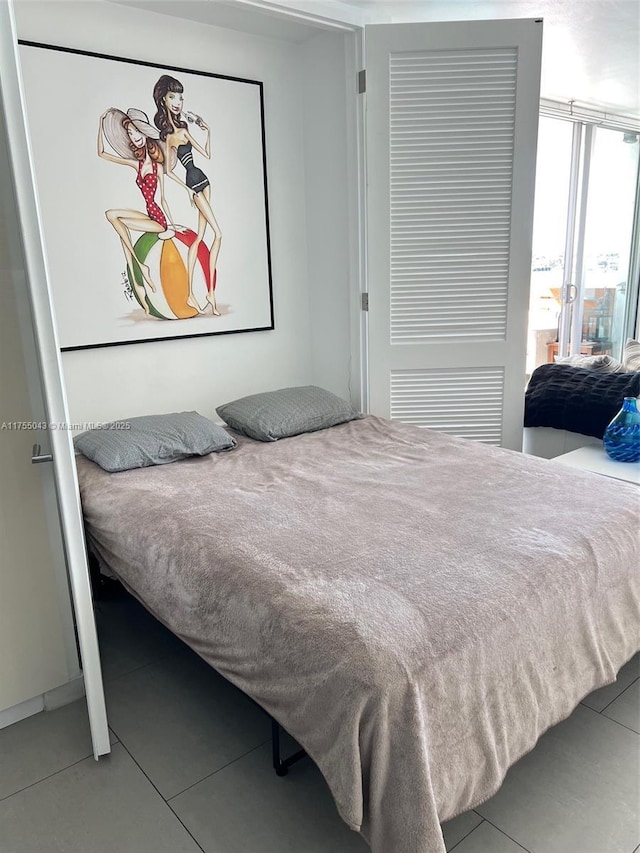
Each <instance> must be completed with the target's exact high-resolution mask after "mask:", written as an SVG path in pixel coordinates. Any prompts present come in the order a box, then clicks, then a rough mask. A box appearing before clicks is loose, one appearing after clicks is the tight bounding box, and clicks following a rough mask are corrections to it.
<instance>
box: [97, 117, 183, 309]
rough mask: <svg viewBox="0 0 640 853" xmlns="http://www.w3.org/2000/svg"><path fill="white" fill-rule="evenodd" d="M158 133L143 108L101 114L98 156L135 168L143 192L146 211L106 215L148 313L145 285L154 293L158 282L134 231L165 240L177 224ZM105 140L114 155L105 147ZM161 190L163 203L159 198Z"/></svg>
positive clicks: (107, 212)
mask: <svg viewBox="0 0 640 853" xmlns="http://www.w3.org/2000/svg"><path fill="white" fill-rule="evenodd" d="M159 136H160V134H159V133H158V131H157V130H156V128H154V127H153V126H152V125H151V124H150V123H149V119H148V116H147V115H146V113H144V112H143V111H142V110H138V109H133V108H132V109H129V110H128V111H127V112H126V113H124V112H122V110H119V109H116V108H115V107H112V108H111V109H109V110H107V111H106V112H105V113H104V114H103V115H102V116H101V117H100V123H99V127H98V156H99V157H101V158H102V159H103V160H108V161H109V162H110V163H116V164H117V165H122V166H128V167H130V168H131V169H133V170H134V171H135V173H136V178H135V183H136V185H137V186H138V188H139V189H140V192H141V193H142V198H143V200H144V203H145V207H146V212H144V213H143V212H142V211H140V210H133V209H111V210H107V211H105V216H106V217H107V220H108V221H109V223H110V224H111V225H112V226H113V228H114V229H115V231H116V233H117V235H118V237H119V238H120V242H121V245H122V249H123V252H124V255H125V259H126V262H127V264H128V266H129V269H130V270H131V279H132V282H131V284H132V286H133V287H134V288H135V290H136V294H137V296H138V301H139V302H140V304H141V305H142V307H143V309H144V311H145V313H147V314H148V313H149V308H148V304H147V299H146V296H147V294H146V291H145V287H147V288H149V290H150V291H151V292H152V293H155V291H156V284H155V282H154V281H153V280H152V279H151V275H150V272H149V267H148V266H147V265H146V264H144V263H142V262H141V261H140V260H139V259H138V258H136V255H135V250H134V247H133V241H132V239H131V231H142V232H146V233H155V234H158V236H159V238H160V239H163V240H166V239H168V238H170V237H173V236H174V234H175V226H174V225H173V220H172V218H171V214H170V211H169V208H168V205H167V202H166V199H165V195H164V182H163V181H164V177H163V174H164V173H163V168H162V166H163V164H164V162H165V154H164V150H163V146H162V145H161V143H160V142H159V141H158V140H159ZM105 141H106V142H107V144H108V145H109V147H110V148H111V150H112V151H114V152H116V153H115V154H112V153H109V152H108V151H106V150H105ZM158 190H159V193H160V205H159V204H158V203H157V201H156V195H157V193H158ZM136 266H138V267H139V268H140V272H141V274H142V279H143V282H144V285H143V284H141V283H140V282H139V281H138V280H137V279H136V274H135V269H136Z"/></svg>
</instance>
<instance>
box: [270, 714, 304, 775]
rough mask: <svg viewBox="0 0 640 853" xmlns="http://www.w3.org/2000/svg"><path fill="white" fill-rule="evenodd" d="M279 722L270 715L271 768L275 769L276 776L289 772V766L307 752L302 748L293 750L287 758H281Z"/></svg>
mask: <svg viewBox="0 0 640 853" xmlns="http://www.w3.org/2000/svg"><path fill="white" fill-rule="evenodd" d="M280 729H281V726H280V723H278V722H277V721H276V720H274V719H273V717H271V756H272V759H273V769H274V770H275V771H276V776H286V775H287V773H288V772H289V767H291V765H292V764H294V763H295V762H296V761H300V759H301V758H304V757H305V755H306V754H307V753H306V752H305V751H304V749H300V750H298V752H294V753H293V755H290V756H289V757H288V758H282V756H281V754H280Z"/></svg>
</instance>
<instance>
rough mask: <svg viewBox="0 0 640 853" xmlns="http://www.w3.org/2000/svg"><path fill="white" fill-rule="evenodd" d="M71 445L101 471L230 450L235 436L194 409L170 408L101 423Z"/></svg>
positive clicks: (122, 469) (233, 445)
mask: <svg viewBox="0 0 640 853" xmlns="http://www.w3.org/2000/svg"><path fill="white" fill-rule="evenodd" d="M74 445H75V448H76V450H79V451H80V453H82V454H84V455H85V456H87V457H88V458H89V459H91V460H93V462H95V463H96V464H98V465H99V466H100V467H101V468H104V470H105V471H109V472H111V473H114V472H116V471H128V470H130V469H131V468H146V467H147V466H149V465H165V464H166V463H168V462H176V461H177V460H178V459H186V458H187V457H188V456H206V455H207V453H214V452H215V451H219V450H231V448H233V447H235V446H236V440H235V438H232V437H231V436H230V435H229V433H228V432H226V431H225V430H224V429H223V428H222V427H221V426H218V425H217V424H214V423H213V421H210V420H209V419H208V418H205V417H203V416H202V415H199V414H198V413H197V412H174V413H172V414H168V415H144V416H143V417H140V418H129V420H126V421H114V422H113V423H110V424H104V425H103V426H102V427H101V428H96V429H91V430H89V431H88V432H83V433H82V434H81V435H78V436H76V438H75V439H74Z"/></svg>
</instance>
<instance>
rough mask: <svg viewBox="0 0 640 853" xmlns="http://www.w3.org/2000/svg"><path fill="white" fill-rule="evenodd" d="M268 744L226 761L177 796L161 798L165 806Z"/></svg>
mask: <svg viewBox="0 0 640 853" xmlns="http://www.w3.org/2000/svg"><path fill="white" fill-rule="evenodd" d="M268 743H269V740H263V741H262V742H261V743H259V744H258V745H257V746H253V747H252V748H251V749H248V750H247V751H246V752H243V753H242V755H239V756H238V757H237V758H232V759H231V761H227V763H226V764H223V765H222V767H218V769H217V770H214V771H212V772H211V773H207V775H206V776H203V777H202V779H198V781H197V782H193V783H192V784H191V785H187V787H186V788H185V789H184V790H182V791H178V793H177V794H173V795H172V796H171V797H168V798H166V799H165V798H164V797H163V799H164V801H165V802H166V804H167V805H168V806H171V800H175V798H176V797H180V796H182V794H184V793H185V792H186V791H190V790H191V788H195V786H196V785H199V784H200V783H201V782H204V781H205V779H211V777H212V776H215V775H216V773H220V771H221V770H225V769H226V768H227V767H231V765H232V764H235V763H236V761H240V759H241V758H245V757H246V756H247V755H251V753H252V752H255V751H256V750H258V749H260V748H261V747H263V746H265V745H266V744H268ZM160 796H162V794H160Z"/></svg>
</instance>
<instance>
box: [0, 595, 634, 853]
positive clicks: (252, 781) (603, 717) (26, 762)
mask: <svg viewBox="0 0 640 853" xmlns="http://www.w3.org/2000/svg"><path fill="white" fill-rule="evenodd" d="M98 628H99V632H100V641H101V649H102V657H103V669H104V676H105V689H106V695H107V708H108V715H109V723H110V727H111V731H112V742H113V751H112V752H111V754H110V755H109V756H108V757H105V758H103V759H101V760H100V762H99V763H96V762H95V761H94V759H93V757H92V755H91V745H90V738H89V729H88V724H87V718H86V708H85V704H84V701H80V702H75V703H73V704H71V705H67V706H65V707H63V708H60V709H58V710H56V711H50V712H47V713H43V714H38V715H36V716H34V717H30V718H29V719H26V720H23V721H22V722H20V723H17V724H15V725H13V726H11V727H8V728H6V729H3V730H2V731H0V853H366V851H367V850H368V848H367V846H366V845H365V843H364V842H363V841H362V839H361V838H359V836H357V835H356V834H355V833H353V832H351V831H350V830H349V829H348V828H347V827H346V826H345V825H344V824H343V823H342V822H341V820H340V819H339V818H338V816H337V813H336V811H335V809H334V807H333V803H332V800H331V797H330V796H329V793H328V791H327V789H326V786H325V784H324V782H323V780H322V777H321V776H320V773H319V772H318V771H317V770H316V769H315V767H314V766H313V764H312V763H311V762H310V761H309V760H308V759H304V760H303V761H302V762H300V763H299V764H297V765H295V767H294V768H293V769H292V771H291V772H290V774H289V776H287V777H286V778H282V779H280V778H278V777H276V776H275V774H274V773H273V772H272V770H271V766H270V754H269V722H268V719H267V717H266V716H265V715H264V714H263V713H262V712H261V711H260V710H259V709H258V708H257V707H256V706H255V705H253V703H251V702H250V701H249V700H248V699H246V697H244V696H243V695H242V694H241V693H239V692H238V691H237V690H235V689H234V688H233V687H231V686H229V685H228V684H227V683H226V682H225V681H224V680H223V679H222V678H220V677H219V676H218V675H216V673H215V672H214V671H213V670H212V669H211V668H210V667H208V666H207V665H206V664H205V663H204V662H202V661H201V660H200V659H199V658H198V657H197V656H196V655H194V654H193V653H192V652H190V651H189V650H188V649H187V648H186V647H185V646H183V645H182V643H180V642H179V641H178V640H176V639H175V638H174V637H173V636H172V635H171V634H170V633H169V632H167V631H166V630H165V629H164V628H163V627H162V626H160V625H159V624H158V623H157V622H155V621H154V620H153V619H152V618H151V617H150V616H149V615H147V614H146V612H145V611H144V610H143V609H142V608H141V607H140V605H138V604H137V603H136V602H135V601H133V600H132V599H130V598H129V597H128V596H126V594H124V593H117V594H115V595H113V597H110V598H108V599H106V600H104V601H102V602H100V604H99V610H98ZM639 794H640V662H639V659H638V656H636V657H635V658H634V660H633V661H631V662H630V663H629V664H627V666H625V667H624V668H623V670H622V671H621V673H620V675H619V677H618V680H617V682H616V683H615V684H613V685H610V686H609V687H605V688H603V689H602V690H597V691H596V692H595V693H592V694H591V695H590V696H588V697H587V698H586V699H585V700H584V701H583V703H582V704H581V705H579V706H578V708H577V709H576V710H575V712H574V713H573V714H572V716H571V717H570V718H569V719H568V720H566V721H565V722H563V723H561V724H560V725H558V726H556V727H555V728H554V729H552V730H550V731H549V732H547V733H546V734H545V735H544V736H543V737H542V738H541V740H540V741H539V743H538V745H537V746H536V748H535V749H534V750H533V752H531V753H530V754H529V755H527V756H525V757H524V758H523V759H522V760H521V761H520V762H518V764H516V765H515V766H514V767H513V768H512V769H511V771H510V772H509V774H508V776H507V779H506V781H505V783H504V785H503V787H502V788H501V790H500V791H499V792H498V793H497V794H496V796H495V797H493V798H492V799H491V800H489V801H488V802H486V803H484V805H482V806H480V807H479V808H478V809H476V810H475V811H471V812H468V813H466V814H464V815H461V816H460V817H458V818H456V819H455V820H453V821H450V822H449V823H447V824H445V826H444V834H445V840H446V842H447V849H448V850H455V851H456V853H522V851H523V850H524V851H529V853H634V851H636V853H640V820H639V815H638V800H639Z"/></svg>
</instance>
